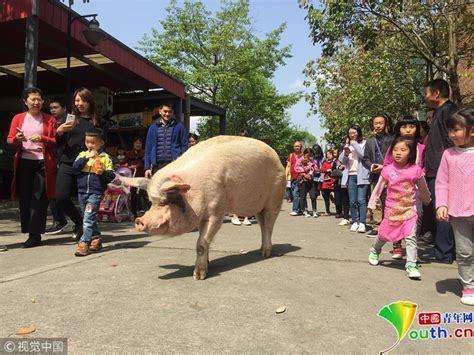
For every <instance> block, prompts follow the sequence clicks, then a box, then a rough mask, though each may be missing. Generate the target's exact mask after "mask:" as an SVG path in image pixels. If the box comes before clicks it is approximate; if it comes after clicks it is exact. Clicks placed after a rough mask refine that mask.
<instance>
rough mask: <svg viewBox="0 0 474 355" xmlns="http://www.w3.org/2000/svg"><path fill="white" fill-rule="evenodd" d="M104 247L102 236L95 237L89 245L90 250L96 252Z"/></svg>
mask: <svg viewBox="0 0 474 355" xmlns="http://www.w3.org/2000/svg"><path fill="white" fill-rule="evenodd" d="M86 244H87V243H86ZM101 249H102V240H101V239H100V238H93V239H92V241H91V245H90V246H89V251H90V252H92V253H94V252H97V251H100V250H101Z"/></svg>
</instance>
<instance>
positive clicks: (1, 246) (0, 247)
mask: <svg viewBox="0 0 474 355" xmlns="http://www.w3.org/2000/svg"><path fill="white" fill-rule="evenodd" d="M7 250H8V248H7V246H6V245H0V251H7Z"/></svg>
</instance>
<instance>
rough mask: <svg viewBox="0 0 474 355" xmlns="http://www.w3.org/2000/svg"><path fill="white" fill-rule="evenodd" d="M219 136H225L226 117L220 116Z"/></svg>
mask: <svg viewBox="0 0 474 355" xmlns="http://www.w3.org/2000/svg"><path fill="white" fill-rule="evenodd" d="M219 134H225V115H220V116H219Z"/></svg>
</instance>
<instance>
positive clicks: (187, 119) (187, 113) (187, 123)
mask: <svg viewBox="0 0 474 355" xmlns="http://www.w3.org/2000/svg"><path fill="white" fill-rule="evenodd" d="M184 128H185V129H186V132H189V130H190V129H191V96H190V95H188V94H186V96H185V99H184Z"/></svg>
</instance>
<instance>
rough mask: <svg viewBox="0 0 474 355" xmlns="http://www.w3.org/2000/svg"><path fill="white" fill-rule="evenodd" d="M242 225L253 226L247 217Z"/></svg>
mask: <svg viewBox="0 0 474 355" xmlns="http://www.w3.org/2000/svg"><path fill="white" fill-rule="evenodd" d="M242 224H243V225H244V226H251V225H252V223H251V222H250V221H249V219H248V217H245V218H244V220H243V222H242Z"/></svg>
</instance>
